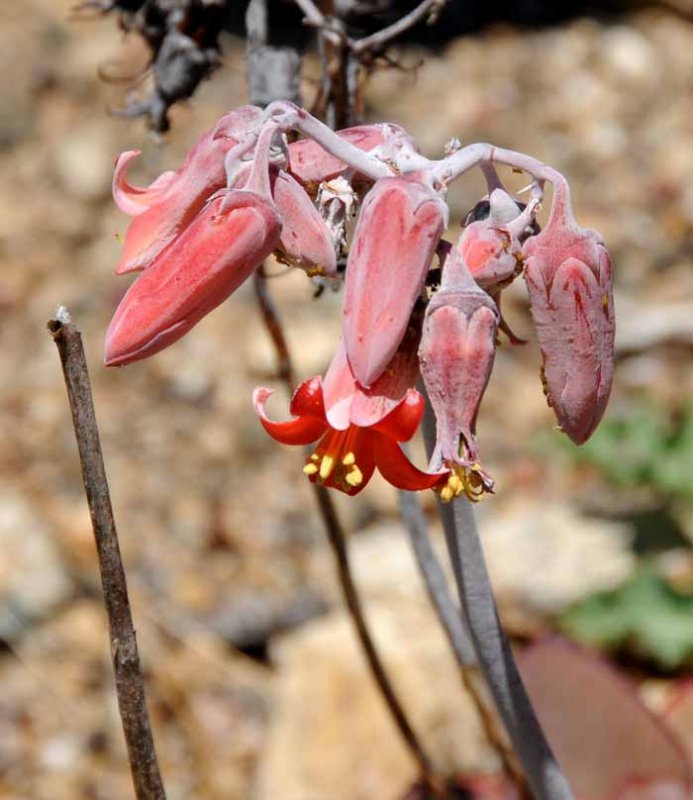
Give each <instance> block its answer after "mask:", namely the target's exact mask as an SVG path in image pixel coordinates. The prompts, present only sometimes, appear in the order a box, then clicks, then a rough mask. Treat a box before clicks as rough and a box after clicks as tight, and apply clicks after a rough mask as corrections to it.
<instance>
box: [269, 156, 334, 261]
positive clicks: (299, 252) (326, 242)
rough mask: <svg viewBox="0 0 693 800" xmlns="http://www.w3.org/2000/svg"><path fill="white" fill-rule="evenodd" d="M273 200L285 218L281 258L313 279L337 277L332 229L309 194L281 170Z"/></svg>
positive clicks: (273, 191)
mask: <svg viewBox="0 0 693 800" xmlns="http://www.w3.org/2000/svg"><path fill="white" fill-rule="evenodd" d="M272 198H273V199H274V203H275V205H276V207H277V211H278V212H279V214H280V215H281V218H282V223H283V225H282V232H281V238H280V239H279V247H278V253H277V255H278V258H279V260H280V261H285V262H287V263H288V264H290V265H291V266H297V267H300V268H301V269H303V270H305V272H306V273H307V274H308V275H310V276H311V277H312V276H315V275H326V276H328V277H334V276H335V275H336V274H337V255H336V253H335V248H334V244H333V243H332V236H331V234H330V229H329V228H328V227H327V224H326V222H325V220H324V219H323V218H322V217H321V216H320V214H319V212H318V210H317V208H316V207H315V206H314V205H313V201H312V200H311V199H310V197H309V196H308V194H307V193H306V190H305V189H304V188H303V187H302V186H301V184H300V183H298V181H296V180H295V179H294V178H292V177H291V175H290V174H289V173H288V172H285V171H284V170H279V171H278V172H277V174H276V177H275V178H274V180H273V183H272Z"/></svg>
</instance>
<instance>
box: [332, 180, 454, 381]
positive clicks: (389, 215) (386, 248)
mask: <svg viewBox="0 0 693 800" xmlns="http://www.w3.org/2000/svg"><path fill="white" fill-rule="evenodd" d="M445 219H446V211H445V207H444V205H443V204H442V202H441V200H440V199H439V198H438V196H437V195H436V194H435V193H434V192H433V191H432V190H431V189H429V188H428V187H427V186H425V185H424V184H423V183H421V182H419V181H417V180H416V179H412V178H409V177H396V178H382V179H381V180H379V181H378V182H377V183H376V184H375V186H374V187H373V189H371V191H370V192H369V193H368V194H367V195H366V199H365V201H364V203H363V206H362V208H361V214H360V216H359V221H358V224H357V226H356V232H355V233H354V240H353V242H352V245H351V251H350V253H349V259H348V261H347V273H346V281H345V286H344V342H345V345H346V351H347V357H348V359H349V364H350V365H351V368H352V370H353V372H354V375H355V377H356V379H357V380H358V381H359V382H360V383H361V384H362V385H363V386H370V385H371V384H373V382H374V381H376V380H377V379H378V378H379V377H380V375H382V373H383V370H384V369H385V367H386V366H387V364H388V362H389V361H390V360H391V359H392V357H393V356H394V354H395V352H396V351H397V348H398V347H399V344H400V342H401V341H402V338H403V336H404V333H405V331H406V329H407V325H408V324H409V319H410V317H411V313H412V310H413V308H414V304H415V302H416V300H417V298H418V297H419V296H420V295H421V292H422V290H423V287H424V283H425V281H426V273H427V272H428V268H429V266H430V264H431V261H432V260H433V255H434V253H435V250H436V247H437V246H438V242H439V241H440V237H441V236H442V234H443V230H444V228H445Z"/></svg>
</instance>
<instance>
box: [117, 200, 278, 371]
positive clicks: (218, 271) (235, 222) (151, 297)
mask: <svg viewBox="0 0 693 800" xmlns="http://www.w3.org/2000/svg"><path fill="white" fill-rule="evenodd" d="M280 231H281V220H280V218H279V216H278V214H277V213H276V211H275V210H274V208H273V206H272V204H271V202H269V201H268V200H267V199H266V198H264V197H262V196H261V195H258V194H255V193H254V192H247V191H231V192H222V193H221V194H219V195H218V196H216V197H215V198H214V199H213V200H211V201H210V202H209V203H208V204H207V206H205V208H204V210H203V211H201V212H200V214H199V215H198V216H197V217H196V218H195V220H194V221H193V222H192V223H191V224H190V225H189V226H188V227H187V228H186V229H185V230H184V231H183V233H182V234H181V235H180V236H179V237H178V238H177V239H176V242H175V244H174V245H173V246H171V247H169V248H167V249H165V250H164V251H163V252H162V253H161V254H160V255H159V256H158V257H157V258H156V260H155V261H154V263H153V264H152V265H151V266H150V267H149V268H148V269H146V270H145V271H144V272H143V273H142V274H141V275H140V276H139V277H138V278H137V280H136V281H135V282H134V283H133V284H132V286H131V287H130V288H129V289H128V291H127V292H126V294H125V297H123V299H122V301H121V303H120V305H119V306H118V309H117V310H116V313H115V316H114V317H113V320H112V321H111V324H110V326H109V328H108V332H107V334H106V354H105V362H106V365H107V366H119V365H123V364H128V363H130V362H132V361H137V360H139V359H141V358H147V357H148V356H151V355H153V354H154V353H157V352H159V350H163V349H164V348H165V347H168V345H170V344H172V343H173V342H175V341H177V340H178V339H180V338H181V336H183V335H184V334H185V333H187V332H188V331H189V330H190V329H191V328H192V327H193V325H195V324H196V323H197V322H199V321H200V320H201V319H202V317H204V316H205V315H206V314H208V313H209V312H210V311H212V309H214V308H216V307H217V306H218V305H219V304H220V303H221V302H223V301H224V300H225V299H226V298H227V297H228V296H229V295H230V294H231V293H232V292H233V291H235V290H236V289H237V288H238V287H239V286H240V285H241V284H242V283H243V282H244V281H245V280H246V278H248V277H249V275H250V274H251V273H252V272H253V270H254V269H256V268H257V266H258V265H259V264H260V263H261V262H262V260H263V259H264V258H266V257H267V256H268V255H269V254H270V253H271V252H272V250H274V248H275V247H276V246H277V244H278V242H279V233H280Z"/></svg>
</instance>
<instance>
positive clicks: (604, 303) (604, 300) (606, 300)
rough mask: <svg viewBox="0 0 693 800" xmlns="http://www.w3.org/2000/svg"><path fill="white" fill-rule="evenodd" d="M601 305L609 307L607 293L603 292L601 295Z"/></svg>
mask: <svg viewBox="0 0 693 800" xmlns="http://www.w3.org/2000/svg"><path fill="white" fill-rule="evenodd" d="M602 307H603V308H608V307H609V295H608V294H603V295H602Z"/></svg>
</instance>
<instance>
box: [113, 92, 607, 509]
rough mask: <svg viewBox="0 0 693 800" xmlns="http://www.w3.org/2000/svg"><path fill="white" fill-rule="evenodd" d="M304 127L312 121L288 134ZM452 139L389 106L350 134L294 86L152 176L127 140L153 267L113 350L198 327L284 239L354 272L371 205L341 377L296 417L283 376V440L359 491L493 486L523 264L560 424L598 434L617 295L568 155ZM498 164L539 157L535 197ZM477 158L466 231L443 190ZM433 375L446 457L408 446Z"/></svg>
mask: <svg viewBox="0 0 693 800" xmlns="http://www.w3.org/2000/svg"><path fill="white" fill-rule="evenodd" d="M291 131H293V132H296V133H299V134H301V135H302V136H303V137H304V138H302V139H299V140H298V141H296V142H293V143H291V144H289V143H288V141H287V136H286V134H288V133H289V132H291ZM447 151H448V155H447V156H446V157H445V158H443V159H442V160H438V161H432V160H429V159H427V158H425V157H424V156H423V155H422V154H421V153H420V151H419V149H418V147H417V144H416V142H415V141H414V140H413V139H412V137H411V136H409V135H408V134H407V133H406V132H405V131H404V130H402V129H401V128H399V127H397V126H395V125H391V124H376V125H364V126H359V127H356V128H350V129H347V130H343V131H338V132H334V131H332V130H330V128H328V127H327V126H325V125H323V124H322V123H321V122H319V121H318V120H317V119H315V118H314V117H312V116H311V115H310V114H308V113H307V112H306V111H304V110H303V109H300V108H298V107H297V106H295V105H294V104H292V103H289V102H285V101H280V102H277V103H273V104H272V105H270V106H269V107H268V108H267V109H265V110H264V111H263V110H261V109H259V108H255V107H253V106H245V107H243V108H240V109H237V110H235V111H232V112H230V113H229V114H227V115H225V116H224V117H222V118H221V120H219V122H218V124H217V126H216V127H215V128H214V129H213V130H212V131H210V132H208V133H206V134H204V135H203V136H202V137H201V138H200V140H199V141H198V143H197V144H196V146H195V147H194V148H193V149H192V150H191V151H190V153H189V154H188V157H187V159H186V161H185V163H184V164H183V166H182V167H181V168H180V169H179V170H178V171H177V172H167V173H164V174H163V175H161V176H159V178H157V180H155V181H154V183H152V184H151V185H150V186H149V187H147V188H137V187H133V186H131V185H130V184H129V183H128V182H127V179H126V170H127V166H128V164H129V163H130V161H131V160H132V159H133V158H134V157H135V156H136V155H137V153H136V152H127V153H123V154H122V155H121V156H120V158H119V159H118V162H117V165H116V171H115V177H114V197H115V200H116V203H117V204H118V206H119V207H120V208H121V210H123V211H124V212H126V213H127V214H129V215H131V216H132V217H133V220H132V222H131V224H130V227H129V229H128V231H127V235H126V237H125V244H124V251H123V256H122V258H121V261H120V263H119V265H118V268H117V270H116V271H117V272H118V273H123V272H129V271H134V270H142V274H141V275H140V276H139V277H138V278H137V280H136V281H135V282H134V283H133V284H132V286H131V287H130V289H129V290H128V292H127V293H126V295H125V297H124V298H123V300H122V302H121V304H120V306H119V307H118V309H117V311H116V313H115V316H114V318H113V321H112V322H111V325H110V327H109V330H108V333H107V337H106V364H107V365H109V366H115V365H122V364H127V363H130V362H132V361H136V360H138V359H142V358H146V357H148V356H150V355H153V354H154V353H156V352H158V351H160V350H162V349H163V348H165V347H167V346H168V345H170V344H172V343H173V342H175V341H176V340H177V339H179V338H181V336H183V335H184V334H185V333H187V331H189V330H190V329H191V328H192V327H193V326H194V325H195V324H196V323H197V322H199V320H200V319H202V317H204V316H205V315H206V314H207V313H209V312H210V311H211V310H212V309H214V308H215V307H216V306H218V305H219V304H220V303H221V302H223V301H224V300H225V299H226V298H227V297H228V296H229V295H230V294H231V293H232V292H233V291H235V290H236V289H237V288H238V287H239V286H240V285H241V284H242V283H243V282H244V281H245V280H246V279H247V278H249V277H250V275H251V274H252V273H253V272H254V271H255V270H256V269H258V267H260V265H261V264H262V262H263V261H264V259H265V258H267V257H268V256H269V255H270V254H272V253H274V254H275V255H276V256H277V257H278V258H279V259H280V260H281V261H282V262H285V263H287V264H290V265H292V266H296V267H299V268H302V269H303V270H304V271H305V272H306V273H307V275H308V276H310V277H316V276H321V277H322V278H323V279H324V278H327V279H330V280H332V281H334V282H339V281H341V280H342V273H341V272H340V270H339V269H338V263H339V262H340V261H341V260H343V257H344V256H345V255H346V254H347V244H346V223H347V221H348V220H349V219H350V218H352V217H354V216H356V215H357V214H358V219H357V224H356V229H355V232H354V235H353V239H352V242H351V245H350V247H349V248H348V255H347V259H346V270H345V273H344V276H343V280H344V284H345V286H344V307H343V323H344V324H343V335H342V338H341V340H340V341H339V343H338V344H337V345H336V354H335V356H334V359H333V361H332V363H331V365H330V367H329V369H328V370H327V372H326V374H325V376H324V378H322V377H314V378H311V379H309V380H306V381H304V382H303V383H302V384H301V385H300V386H299V387H298V389H297V390H296V392H295V394H294V396H293V398H292V400H291V405H290V411H291V413H292V416H293V418H292V419H290V420H289V421H286V422H275V421H272V420H271V419H269V417H268V416H267V414H266V410H265V407H266V403H267V400H268V398H269V396H270V395H271V391H270V390H269V389H265V388H259V389H257V390H256V391H255V394H254V403H255V409H256V411H257V414H258V416H259V418H260V421H261V423H262V425H263V426H264V427H265V429H266V430H267V432H268V433H269V434H270V435H271V436H272V437H273V438H275V439H276V440H278V441H280V442H284V443H286V444H294V445H298V444H300V445H306V444H311V443H313V442H317V444H316V445H315V449H314V451H313V453H312V455H310V456H309V457H308V459H307V461H306V464H305V467H304V472H305V474H306V475H307V476H308V477H309V479H310V480H311V481H313V482H319V483H321V484H324V485H325V486H329V487H332V488H336V489H339V490H341V491H343V492H346V493H347V494H350V495H353V494H356V493H358V492H359V491H361V489H363V487H364V486H365V485H366V483H367V482H368V480H369V478H370V477H371V475H372V474H373V472H374V470H375V469H376V468H377V469H378V470H379V471H380V472H381V473H382V475H383V476H384V477H385V478H386V479H387V480H388V481H389V482H390V483H392V484H393V485H394V486H397V487H398V488H400V489H407V490H420V489H428V488H433V489H434V490H436V491H437V492H438V493H439V494H440V497H441V498H442V499H443V500H450V499H452V498H453V497H456V496H459V495H462V494H464V495H466V496H467V497H468V498H469V499H471V500H476V499H479V498H480V497H481V496H483V495H484V494H485V493H487V492H491V491H492V489H493V480H492V478H491V477H490V476H489V474H488V473H487V472H486V471H485V470H484V469H483V468H482V466H481V462H480V457H479V451H478V447H477V443H476V438H475V426H476V418H477V413H478V409H479V404H480V402H481V398H482V396H483V394H484V391H485V389H486V385H487V383H488V380H489V377H490V374H491V369H492V367H493V360H494V355H495V350H496V346H497V343H498V336H499V333H500V332H502V333H505V334H506V335H507V336H508V337H509V338H510V339H511V341H518V340H517V339H516V337H514V336H513V335H512V333H511V332H510V330H509V328H508V326H507V325H506V323H505V321H504V320H503V318H502V315H501V311H500V299H501V295H502V292H503V290H504V289H505V288H506V287H507V286H508V285H509V284H510V283H511V282H512V281H513V280H514V279H515V278H517V277H518V276H519V275H520V274H524V278H525V281H526V285H527V289H528V292H529V299H530V304H531V311H532V316H533V319H534V323H535V326H536V330H537V335H538V339H539V345H540V348H541V353H542V361H543V363H542V380H543V384H544V391H545V394H546V397H547V399H548V402H549V405H550V406H551V407H552V408H553V410H554V412H555V414H556V417H557V419H558V422H559V425H560V427H561V429H562V430H563V431H564V432H565V433H566V434H567V435H568V436H569V437H570V438H571V439H572V440H573V441H574V442H576V443H578V444H580V443H582V442H584V441H585V440H586V439H587V438H588V437H589V436H590V435H591V433H592V432H593V430H594V429H595V427H596V426H597V424H598V423H599V420H600V419H601V416H602V414H603V412H604V408H605V405H606V402H607V400H608V396H609V392H610V388H611V380H612V367H613V340H614V310H613V298H612V289H611V263H610V260H609V256H608V253H607V251H606V249H605V247H604V244H603V242H602V240H601V238H600V236H599V235H598V234H597V233H596V232H594V231H591V230H585V229H582V228H580V227H579V226H578V225H577V224H576V222H575V220H574V217H573V214H572V210H571V203H570V191H569V188H568V184H567V182H566V180H565V178H564V177H563V176H562V175H561V174H560V173H559V172H557V171H556V170H554V169H552V168H550V167H548V166H546V165H545V164H542V163H541V162H539V161H537V160H535V159H533V158H531V157H529V156H526V155H523V154H521V153H515V152H512V151H508V150H502V149H499V148H495V147H493V146H492V145H490V144H473V145H470V146H468V147H461V146H459V143H457V142H453V143H451V144H450V145H449V146H448V148H447ZM494 164H505V165H509V166H511V167H513V168H514V169H515V170H522V171H524V172H526V173H527V174H528V177H529V180H530V186H529V189H530V191H529V195H528V200H527V203H522V202H520V201H519V200H517V199H516V198H515V197H513V196H512V195H511V194H510V193H509V192H508V191H507V190H506V189H505V188H504V187H503V185H502V183H501V182H500V180H499V178H498V176H497V173H496V170H495V167H494ZM474 167H479V168H480V169H482V171H483V173H484V175H485V177H486V181H487V184H488V195H487V196H486V197H485V198H483V199H482V200H481V201H480V202H479V203H478V204H477V206H475V208H474V209H473V210H472V211H471V212H470V214H469V215H468V216H467V218H466V220H465V227H464V228H463V230H462V234H461V236H460V237H459V239H458V241H457V242H455V243H454V244H450V243H449V242H446V241H445V240H444V239H442V236H443V233H444V231H445V229H446V227H447V223H448V208H447V205H446V203H445V200H444V197H445V193H446V190H447V187H448V185H449V184H450V183H451V182H453V181H454V180H456V179H457V178H459V177H460V176H462V175H464V174H465V173H466V172H468V171H469V170H471V169H472V168H474ZM547 182H548V183H550V184H552V187H553V194H552V203H551V211H550V215H549V220H548V223H547V225H546V227H545V228H544V230H542V231H540V230H539V226H538V224H537V222H536V214H537V212H538V210H539V209H540V207H541V204H542V200H543V193H544V187H545V184H546V183H547ZM436 259H437V262H436ZM434 263H436V268H434ZM438 276H439V277H438ZM419 377H421V378H422V379H423V383H424V385H425V387H426V390H427V392H428V395H429V397H430V399H431V404H432V406H433V410H434V411H435V416H436V425H437V442H436V446H435V450H434V452H433V456H432V459H431V462H430V464H429V466H428V470H421V469H418V468H416V467H415V466H414V465H413V464H411V463H410V462H409V460H408V459H407V457H406V456H405V454H404V452H403V450H402V449H401V447H400V443H402V442H405V441H407V440H409V439H410V438H411V437H412V436H413V435H414V433H415V432H416V430H417V428H418V426H419V423H420V421H421V417H422V414H423V407H424V403H423V398H422V397H421V395H420V394H419V392H418V391H417V390H416V388H415V386H416V383H417V380H418V379H419Z"/></svg>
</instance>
